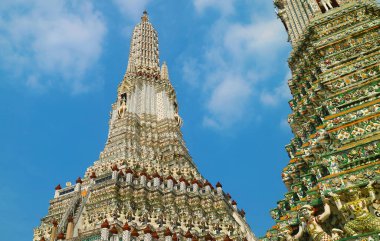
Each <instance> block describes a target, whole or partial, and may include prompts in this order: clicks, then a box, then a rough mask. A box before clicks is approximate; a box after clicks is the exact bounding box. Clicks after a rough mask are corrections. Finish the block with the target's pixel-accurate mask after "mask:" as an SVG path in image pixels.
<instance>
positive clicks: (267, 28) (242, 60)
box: [0, 0, 291, 241]
mask: <svg viewBox="0 0 380 241" xmlns="http://www.w3.org/2000/svg"><path fill="white" fill-rule="evenodd" d="M144 9H147V10H148V12H149V16H150V20H151V22H152V23H153V25H154V26H155V28H156V30H157V31H158V33H159V40H160V56H161V61H164V60H165V61H166V62H167V63H168V66H169V74H170V77H171V81H172V83H173V85H174V87H175V89H176V91H177V96H178V102H179V105H180V115H181V116H182V117H183V119H184V126H183V128H182V131H183V133H184V138H185V141H186V143H187V146H188V148H189V150H190V153H191V155H192V156H193V159H194V161H195V163H196V164H197V165H198V167H199V169H200V171H201V172H202V174H203V175H204V176H205V177H206V178H208V179H209V180H210V182H212V183H214V184H215V183H216V182H217V181H220V182H221V183H222V184H223V188H224V190H225V191H226V192H229V193H231V195H232V197H233V198H234V199H236V200H237V202H238V207H240V208H243V209H244V210H245V211H246V213H247V220H248V222H249V224H250V225H251V227H252V229H253V231H254V232H255V233H256V235H257V236H261V235H263V234H264V233H265V230H266V229H267V228H269V227H270V226H271V225H273V222H272V220H271V218H270V215H269V209H270V208H273V207H275V205H276V201H277V200H278V199H280V198H282V195H283V194H284V192H285V187H284V185H283V184H282V181H281V177H280V173H281V169H282V168H283V167H284V166H285V165H286V163H287V161H288V158H287V154H286V152H285V150H284V145H285V144H287V143H288V141H289V140H290V138H291V133H290V129H289V127H288V125H287V122H286V118H287V115H288V113H289V112H290V109H289V107H288V104H287V101H288V100H289V99H290V94H289V91H288V88H287V86H286V80H287V78H289V70H288V67H287V62H286V60H287V56H288V54H289V51H290V46H289V44H288V43H287V42H286V40H287V36H286V33H285V31H284V29H283V27H282V25H281V22H280V21H279V20H278V19H276V16H275V14H274V10H273V4H272V2H271V1H269V0H268V1H258V0H223V1H220V0H186V1H178V0H155V1H153V0H111V1H74V0H68V1H58V0H49V1H45V0H2V1H1V2H0V49H1V55H0V78H1V80H0V101H1V103H2V104H1V105H0V123H1V125H0V136H1V138H0V153H1V161H0V181H1V185H0V193H1V196H0V197H1V198H0V213H1V214H2V215H0V227H1V228H0V230H1V231H2V238H3V239H4V240H14V237H15V236H14V235H15V234H17V240H18V241H27V240H31V238H32V229H33V227H35V226H37V225H38V224H39V219H40V218H42V217H43V216H44V215H46V213H47V208H48V204H49V200H50V199H51V198H52V197H53V194H54V187H55V186H56V185H57V184H58V183H61V184H64V183H65V182H67V181H72V182H74V180H75V179H76V178H77V177H78V176H82V175H83V173H84V171H85V169H86V167H87V166H89V165H91V164H92V163H93V161H95V160H96V159H97V158H98V155H99V153H100V151H101V150H102V148H103V147H104V143H105V140H106V135H107V130H108V114H109V111H110V106H111V104H112V103H113V101H114V100H115V98H116V88H117V85H118V83H119V82H120V81H121V79H122V77H123V75H124V72H125V69H126V66H127V60H128V53H129V43H130V36H131V31H132V29H133V26H134V25H135V24H136V23H137V22H138V21H139V18H140V16H141V13H142V11H143V10H144Z"/></svg>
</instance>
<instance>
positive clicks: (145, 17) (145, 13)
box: [141, 10, 149, 22]
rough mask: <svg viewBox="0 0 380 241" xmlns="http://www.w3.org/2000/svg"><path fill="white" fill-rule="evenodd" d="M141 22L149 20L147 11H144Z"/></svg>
mask: <svg viewBox="0 0 380 241" xmlns="http://www.w3.org/2000/svg"><path fill="white" fill-rule="evenodd" d="M141 20H142V21H144V22H145V21H148V20H149V17H148V11H146V10H144V12H143V15H142V17H141Z"/></svg>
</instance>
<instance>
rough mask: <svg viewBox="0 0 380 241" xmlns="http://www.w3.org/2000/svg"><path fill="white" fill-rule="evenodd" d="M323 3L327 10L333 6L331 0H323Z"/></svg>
mask: <svg viewBox="0 0 380 241" xmlns="http://www.w3.org/2000/svg"><path fill="white" fill-rule="evenodd" d="M321 4H322V6H323V7H324V8H325V10H326V12H327V11H329V9H332V8H333V6H332V4H331V0H321Z"/></svg>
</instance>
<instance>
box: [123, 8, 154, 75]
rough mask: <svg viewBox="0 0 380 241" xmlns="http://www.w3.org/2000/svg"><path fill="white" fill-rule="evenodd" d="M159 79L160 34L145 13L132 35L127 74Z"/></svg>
mask: <svg viewBox="0 0 380 241" xmlns="http://www.w3.org/2000/svg"><path fill="white" fill-rule="evenodd" d="M128 73H130V74H135V75H139V76H140V75H149V76H153V77H157V78H158V77H159V73H160V67H159V51H158V34H157V32H156V30H155V29H154V28H153V26H152V24H151V23H150V22H149V17H148V13H147V12H146V11H144V13H143V15H142V17H141V22H140V23H139V24H137V25H136V27H135V28H134V30H133V34H132V41H131V47H130V52H129V61H128V68H127V74H128Z"/></svg>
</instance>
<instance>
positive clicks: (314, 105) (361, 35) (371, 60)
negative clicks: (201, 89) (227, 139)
mask: <svg viewBox="0 0 380 241" xmlns="http://www.w3.org/2000/svg"><path fill="white" fill-rule="evenodd" d="M293 2H302V1H293ZM317 2H320V6H319V7H318V5H316V6H317V7H318V8H316V9H317V10H318V9H319V8H320V9H321V10H318V11H315V12H314V14H313V15H312V16H311V17H310V19H309V20H308V23H307V24H306V25H305V28H304V29H303V33H302V34H301V35H299V36H298V38H297V39H298V40H297V41H296V42H293V51H292V53H291V56H290V58H289V66H290V68H291V70H292V79H290V80H289V87H290V90H291V93H292V95H293V99H292V100H291V101H289V104H290V107H291V109H292V113H291V114H290V115H289V118H288V122H289V124H290V126H291V128H292V132H293V133H294V138H293V139H292V141H291V143H290V144H289V145H287V146H286V150H287V152H288V154H289V158H290V162H289V164H288V165H287V166H286V167H285V168H284V170H283V173H282V178H283V181H284V183H285V185H286V187H287V189H288V192H287V193H286V194H285V195H284V196H285V198H284V199H283V200H280V201H278V202H277V207H276V208H274V209H272V210H271V216H272V218H273V219H274V220H275V222H276V224H275V225H274V226H273V227H272V228H271V229H270V230H268V232H267V234H266V237H263V238H262V239H263V240H295V239H297V240H315V241H319V240H339V239H343V240H351V239H352V240H378V239H379V235H378V233H380V200H379V199H380V197H379V192H380V100H379V95H380V69H379V59H380V17H379V16H380V8H379V6H378V3H376V2H375V1H338V0H337V1H323V0H321V1H316V2H315V3H317ZM326 2H330V3H332V5H333V6H331V7H329V6H327V7H326V6H324V4H326ZM303 3H306V2H303ZM289 4H290V1H286V3H283V5H281V6H280V8H281V9H286V8H287V7H289V8H290V6H288V5H289ZM327 10H328V11H327ZM284 11H285V10H284ZM280 14H284V12H282V13H280ZM298 20H300V19H298ZM289 34H291V33H289ZM290 37H291V38H293V39H294V36H293V37H292V36H290ZM306 233H307V234H306Z"/></svg>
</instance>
